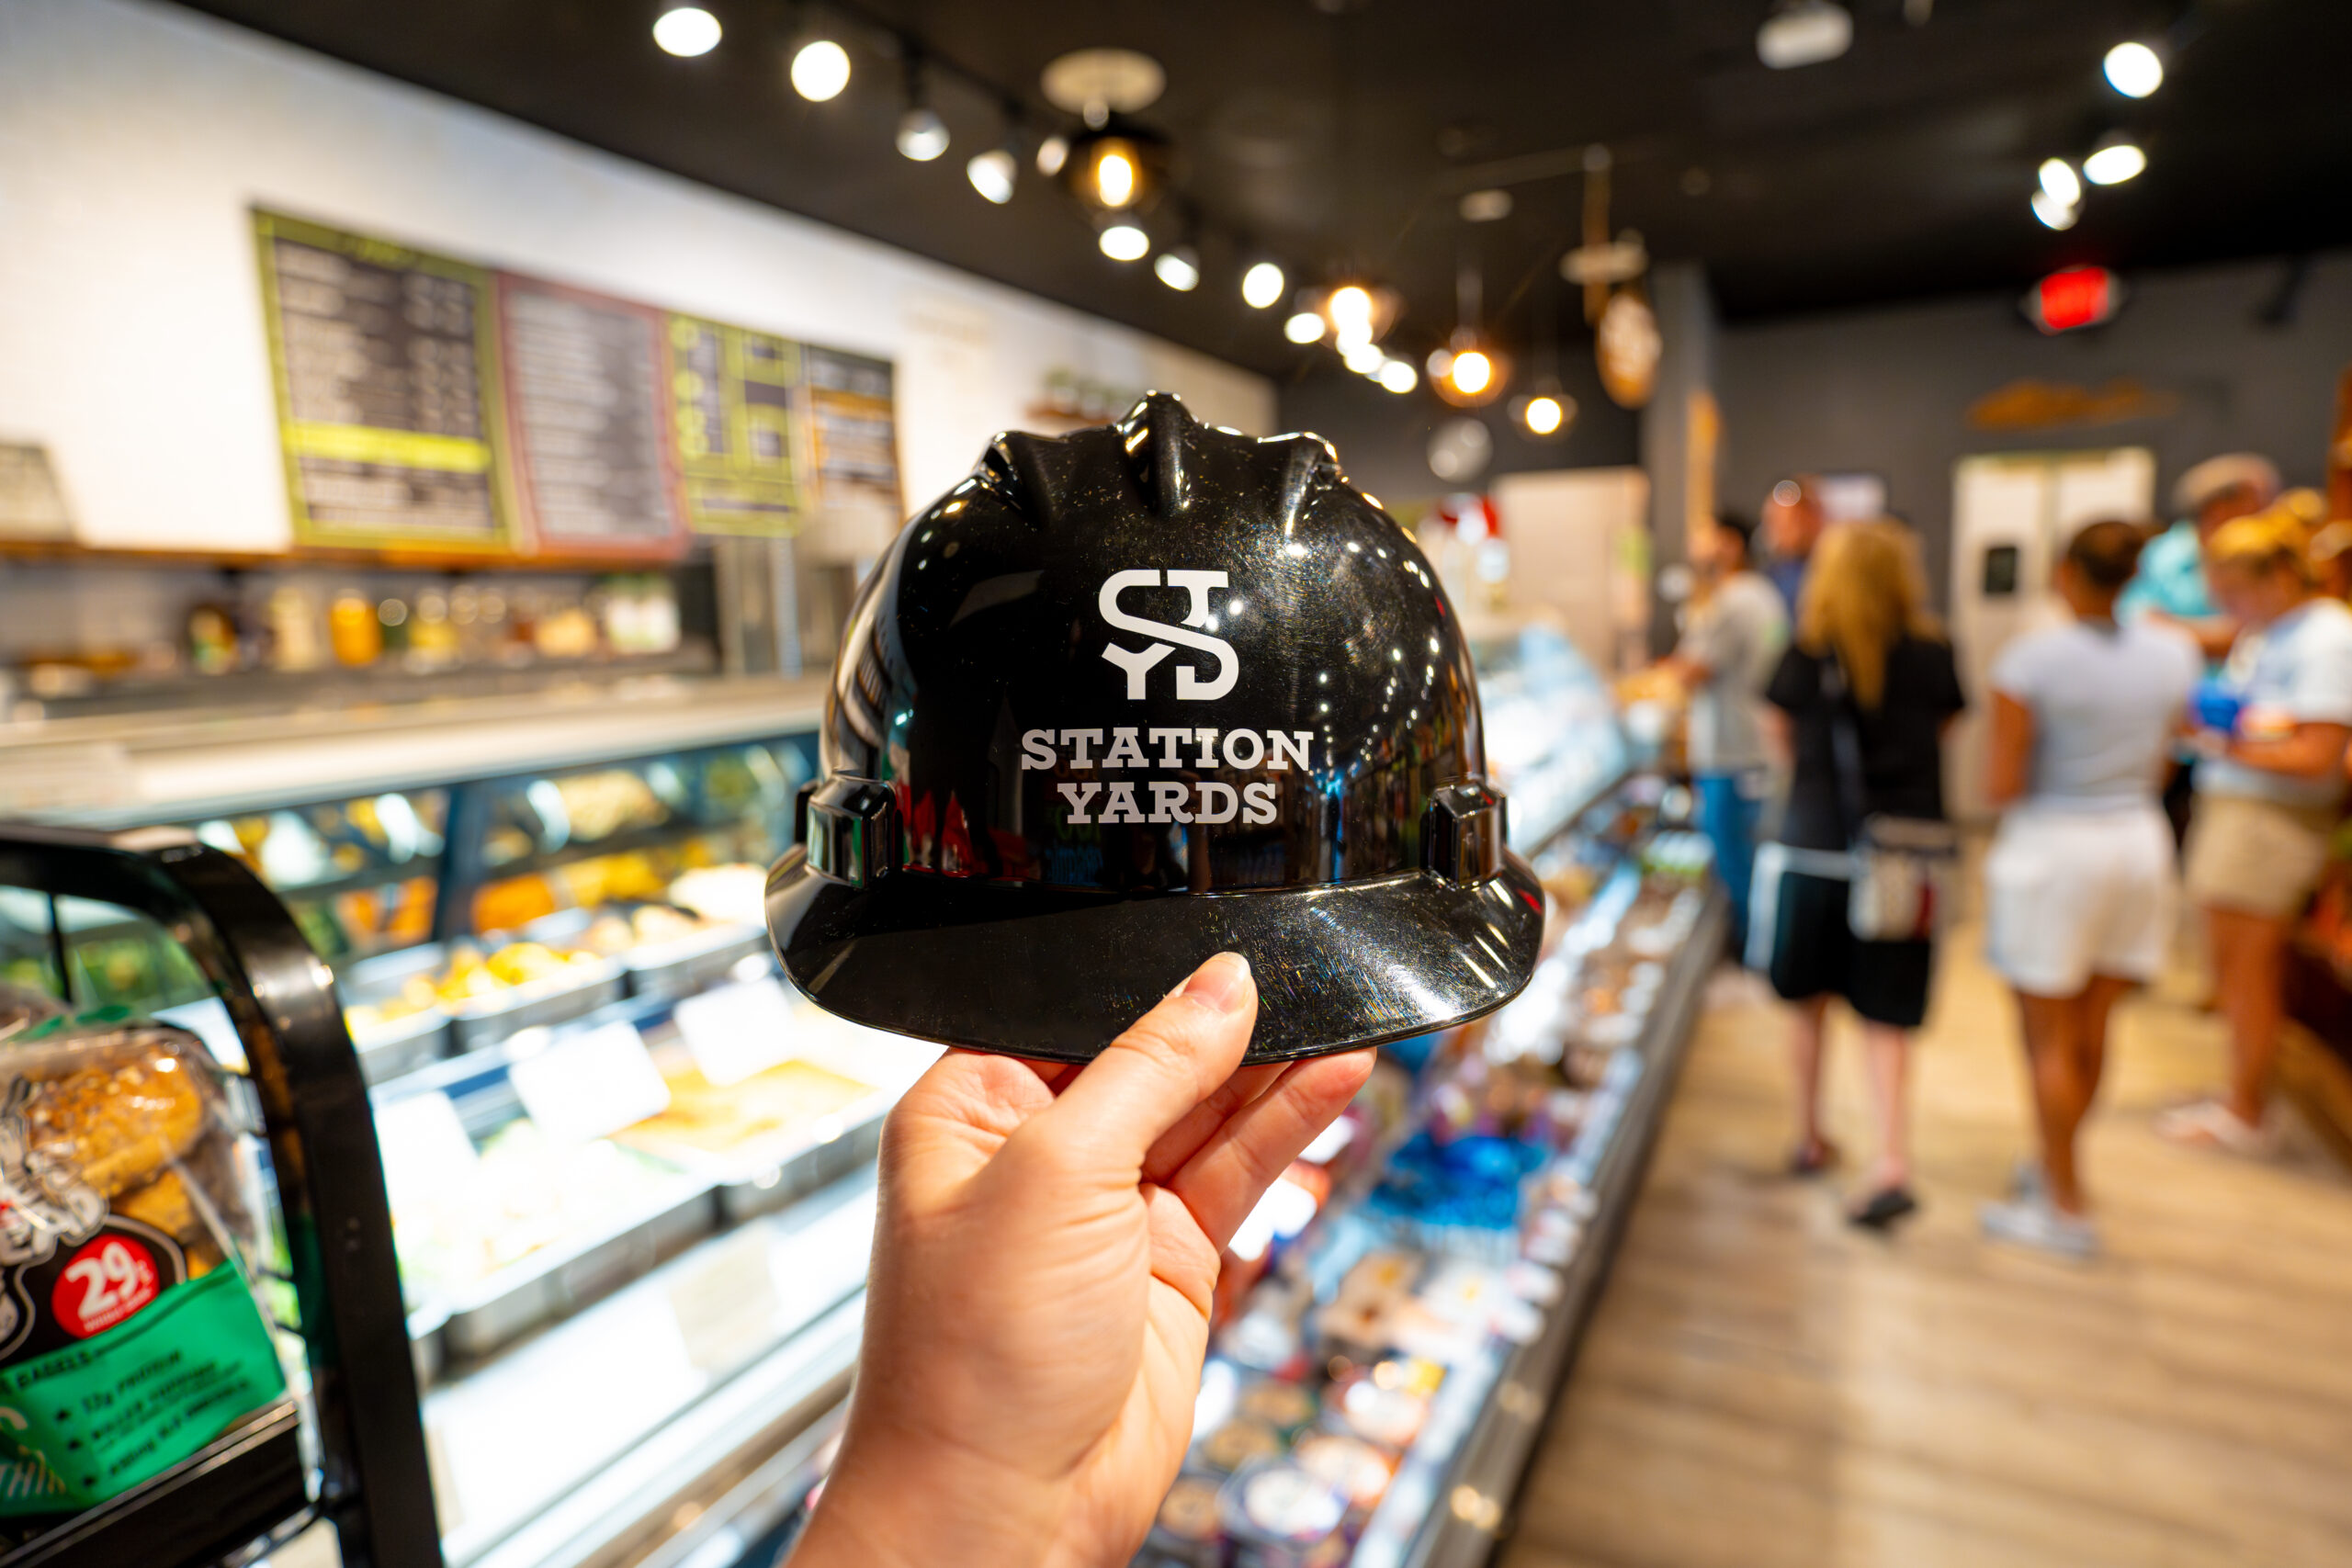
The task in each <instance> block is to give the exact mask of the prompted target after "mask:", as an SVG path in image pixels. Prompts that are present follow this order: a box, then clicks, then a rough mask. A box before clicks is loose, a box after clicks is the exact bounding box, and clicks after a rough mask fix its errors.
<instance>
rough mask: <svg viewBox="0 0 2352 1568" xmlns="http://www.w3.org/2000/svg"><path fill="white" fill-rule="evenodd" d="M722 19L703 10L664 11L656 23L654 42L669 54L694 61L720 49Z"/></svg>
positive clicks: (681, 7) (681, 9) (697, 7)
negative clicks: (696, 56) (719, 38)
mask: <svg viewBox="0 0 2352 1568" xmlns="http://www.w3.org/2000/svg"><path fill="white" fill-rule="evenodd" d="M718 35H719V28H718V17H714V16H712V15H711V14H710V13H709V12H707V11H706V10H704V9H703V8H702V7H701V6H679V7H677V8H676V9H675V10H671V11H664V12H662V15H661V16H660V17H657V18H656V19H655V21H654V23H653V41H654V42H655V43H657V44H659V45H660V46H661V47H662V51H663V52H664V53H666V54H674V55H676V56H678V57H679V58H680V59H681V60H691V59H693V58H694V57H695V55H697V54H708V53H709V52H710V51H712V50H714V49H717V48H718Z"/></svg>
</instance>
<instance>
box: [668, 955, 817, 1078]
mask: <svg viewBox="0 0 2352 1568" xmlns="http://www.w3.org/2000/svg"><path fill="white" fill-rule="evenodd" d="M672 1017H673V1019H674V1020H675V1021H676V1022H677V1025H678V1032H679V1033H680V1034H681V1035H684V1037H685V1042H686V1049H687V1050H688V1051H690V1052H692V1053H694V1058H695V1066H697V1067H699V1068H701V1069H702V1076H703V1077H706V1078H707V1079H709V1080H710V1082H711V1084H712V1086H713V1087H715V1088H719V1089H724V1088H725V1087H727V1086H728V1085H729V1084H732V1083H741V1082H742V1081H743V1080H744V1079H745V1078H748V1077H751V1076H752V1074H754V1073H761V1072H765V1071H766V1070H767V1069H768V1068H770V1067H773V1066H775V1065H776V1064H777V1063H778V1062H782V1061H786V1060H787V1059H789V1058H790V1057H791V1056H792V1055H794V1051H793V1018H792V998H790V997H789V996H787V995H786V992H785V989H784V982H783V981H781V980H779V979H777V978H775V976H768V977H767V978H766V979H763V980H742V981H738V982H737V983H735V984H734V985H731V986H719V987H714V988H712V989H710V990H707V991H705V992H703V993H702V994H701V995H699V996H693V997H688V998H686V999H685V1000H684V1001H682V1002H680V1003H679V1004H678V1006H677V1010H676V1011H675V1012H674V1013H673V1014H672Z"/></svg>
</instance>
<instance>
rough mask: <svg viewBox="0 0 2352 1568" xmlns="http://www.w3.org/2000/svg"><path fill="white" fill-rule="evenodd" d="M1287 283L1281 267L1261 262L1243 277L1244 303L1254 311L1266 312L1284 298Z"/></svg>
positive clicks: (1242, 291)
mask: <svg viewBox="0 0 2352 1568" xmlns="http://www.w3.org/2000/svg"><path fill="white" fill-rule="evenodd" d="M1287 281H1288V280H1287V279H1286V278H1284V277H1283V269H1282V268H1281V267H1279V266H1276V265H1274V264H1273V263H1272V262H1270V261H1261V262H1260V263H1258V264H1257V265H1255V266H1252V267H1251V268H1250V270H1249V271H1248V272H1245V273H1243V274H1242V275H1241V299H1242V302H1243V303H1244V304H1246V305H1248V306H1249V307H1250V309H1251V310H1265V309H1266V308H1267V307H1268V306H1270V305H1272V303H1273V302H1274V301H1275V300H1277V299H1281V298H1282V297H1283V285H1284V283H1286V282H1287Z"/></svg>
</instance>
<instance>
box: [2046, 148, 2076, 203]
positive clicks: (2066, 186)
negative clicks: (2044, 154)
mask: <svg viewBox="0 0 2352 1568" xmlns="http://www.w3.org/2000/svg"><path fill="white" fill-rule="evenodd" d="M2041 188H2042V189H2043V190H2045V191H2047V192H2049V194H2050V199H2051V200H2052V201H2054V202H2057V203H2058V204H2059V205H2060V206H2062V207H2072V206H2074V205H2075V203H2076V202H2078V201H2080V200H2082V199H2083V182H2082V181H2081V180H2079V179H2077V178H2076V177H2075V165H2074V164H2069V163H2068V162H2066V160H2065V159H2064V158H2051V159H2047V160H2045V161H2044V162H2043V163H2042V165H2041Z"/></svg>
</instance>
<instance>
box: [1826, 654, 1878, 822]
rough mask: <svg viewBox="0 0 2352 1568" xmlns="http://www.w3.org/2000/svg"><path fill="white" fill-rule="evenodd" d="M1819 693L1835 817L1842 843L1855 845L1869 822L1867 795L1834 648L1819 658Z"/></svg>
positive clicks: (1859, 745)
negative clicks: (1824, 701)
mask: <svg viewBox="0 0 2352 1568" xmlns="http://www.w3.org/2000/svg"><path fill="white" fill-rule="evenodd" d="M1821 692H1822V695H1824V696H1826V697H1827V698H1828V699H1829V753H1830V757H1831V759H1832V761H1834V763H1835V766H1836V771H1837V774H1838V815H1839V816H1840V817H1842V818H1845V829H1846V841H1847V842H1848V843H1849V844H1852V843H1859V842H1860V840H1861V837H1862V824H1863V823H1864V822H1866V821H1868V820H1870V793H1869V790H1868V788H1867V786H1866V785H1865V784H1863V782H1862V737H1861V732H1860V729H1859V728H1856V726H1855V723H1854V705H1853V704H1852V703H1851V702H1850V701H1849V692H1848V689H1847V685H1846V667H1845V666H1844V665H1843V664H1842V663H1840V662H1839V661H1838V650H1837V649H1836V648H1835V647H1832V648H1831V649H1828V651H1827V652H1826V654H1825V655H1824V656H1823V663H1822V670H1821Z"/></svg>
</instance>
